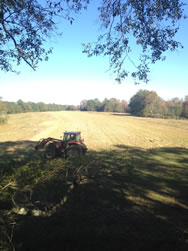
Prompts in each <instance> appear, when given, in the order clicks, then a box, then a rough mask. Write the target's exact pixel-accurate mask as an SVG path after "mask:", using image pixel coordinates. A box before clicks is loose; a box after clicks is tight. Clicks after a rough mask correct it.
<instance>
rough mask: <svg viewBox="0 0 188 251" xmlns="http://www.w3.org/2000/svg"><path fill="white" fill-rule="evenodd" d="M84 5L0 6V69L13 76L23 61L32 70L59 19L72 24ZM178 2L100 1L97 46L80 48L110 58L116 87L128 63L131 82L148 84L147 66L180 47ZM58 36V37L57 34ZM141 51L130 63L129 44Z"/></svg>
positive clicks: (73, 1)
mask: <svg viewBox="0 0 188 251" xmlns="http://www.w3.org/2000/svg"><path fill="white" fill-rule="evenodd" d="M89 2H90V1H89V0H63V1H55V0H47V1H37V0H16V1H10V0H5V1H0V47H1V50H0V68H1V70H4V71H15V63H17V64H20V63H21V61H25V63H27V64H28V65H29V66H30V67H31V68H32V69H33V70H35V69H36V67H37V65H38V63H39V62H40V61H42V60H48V55H49V54H50V53H51V52H52V49H51V48H48V49H45V42H46V41H47V39H49V37H50V36H52V35H53V34H54V32H56V20H57V18H59V17H61V18H63V19H66V20H68V21H69V22H70V23H71V24H72V22H73V21H74V18H73V14H75V13H80V12H81V10H83V9H86V8H87V5H88V4H89ZM183 6H184V3H183V2H182V1H181V0H165V1H161V0H155V1H153V0H137V1H135V0H102V2H101V3H100V4H99V6H98V11H99V17H98V20H99V23H100V25H101V27H102V28H103V30H104V33H102V34H100V35H99V37H98V41H97V42H96V43H95V44H94V45H93V44H90V43H89V44H86V45H84V50H83V52H84V53H87V54H88V56H93V55H95V56H98V55H105V56H109V57H110V68H112V69H113V70H114V72H115V73H116V74H117V81H118V82H120V81H121V80H122V79H124V78H125V77H126V76H127V75H128V74H129V69H128V64H127V66H126V67H125V65H124V63H127V59H129V60H130V62H131V63H133V65H134V67H135V70H133V71H132V70H131V76H132V77H133V78H135V81H137V80H138V81H144V82H148V73H149V63H155V62H156V61H157V60H161V59H164V53H165V52H166V51H167V50H171V51H174V50H175V49H177V48H178V47H181V44H180V43H179V42H177V41H176V40H174V37H175V35H176V33H177V31H178V29H179V27H178V25H179V20H180V19H182V18H183V17H184V15H183ZM56 33H57V32H56ZM132 37H133V38H134V39H135V41H136V43H137V45H138V46H139V47H140V48H141V51H142V52H141V55H140V58H139V62H140V63H137V62H135V63H134V62H133V60H132V59H131V58H130V52H131V45H130V43H132V41H131V40H132V39H131V38H132Z"/></svg>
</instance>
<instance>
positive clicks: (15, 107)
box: [2, 99, 67, 114]
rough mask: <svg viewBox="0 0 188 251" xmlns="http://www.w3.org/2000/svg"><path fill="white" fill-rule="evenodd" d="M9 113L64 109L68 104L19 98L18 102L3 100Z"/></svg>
mask: <svg viewBox="0 0 188 251" xmlns="http://www.w3.org/2000/svg"><path fill="white" fill-rule="evenodd" d="M2 103H3V106H4V108H5V109H6V111H7V113H8V114H14V113H22V112H46V111H64V110H66V109H67V106H66V105H58V104H45V103H43V102H38V103H34V102H24V101H23V100H21V99H19V100H18V101H17V102H8V101H4V102H2Z"/></svg>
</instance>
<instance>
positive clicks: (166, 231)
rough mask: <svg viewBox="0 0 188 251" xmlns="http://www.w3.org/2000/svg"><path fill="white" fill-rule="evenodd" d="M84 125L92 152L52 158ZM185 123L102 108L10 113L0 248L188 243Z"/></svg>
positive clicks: (0, 194)
mask: <svg viewBox="0 0 188 251" xmlns="http://www.w3.org/2000/svg"><path fill="white" fill-rule="evenodd" d="M64 131H81V132H82V137H83V138H84V140H85V143H86V145H87V147H88V153H87V154H86V156H84V157H82V158H81V159H79V160H77V161H71V160H65V159H63V158H56V159H53V160H46V159H44V157H43V152H42V151H39V152H36V151H35V150H34V146H35V145H36V143H37V142H38V140H39V139H41V138H46V137H54V138H60V136H62V135H63V132H64ZM187 194H188V120H173V119H153V118H138V117H132V116H128V115H125V114H112V113H96V112H77V111H75V112H72V111H70V112H69V111H64V112H46V113H25V114H15V115H10V116H9V120H8V123H7V124H4V125H1V126H0V250H1V249H2V250H4V251H8V250H21V251H25V250H40V251H41V250H42V251H48V250H53V251H54V250H67V251H72V250H75V251H78V250H88V251H90V250H92V251H94V250H103V251H104V250H113V251H116V250H122V251H124V250H130V251H141V250H144V251H145V250H156V251H159V250H160V251H161V250H163V251H167V250H170V251H187V250H188V195H187Z"/></svg>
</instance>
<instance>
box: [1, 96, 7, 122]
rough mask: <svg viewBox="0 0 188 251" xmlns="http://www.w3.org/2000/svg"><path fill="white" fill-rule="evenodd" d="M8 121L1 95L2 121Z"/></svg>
mask: <svg viewBox="0 0 188 251" xmlns="http://www.w3.org/2000/svg"><path fill="white" fill-rule="evenodd" d="M5 122H7V111H6V107H5V104H4V102H3V101H2V97H0V123H5Z"/></svg>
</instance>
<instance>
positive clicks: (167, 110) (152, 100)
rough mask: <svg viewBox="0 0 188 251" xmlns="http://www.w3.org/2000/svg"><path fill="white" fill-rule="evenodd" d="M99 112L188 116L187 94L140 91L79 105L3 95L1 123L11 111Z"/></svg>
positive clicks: (0, 108)
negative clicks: (167, 96) (171, 95)
mask: <svg viewBox="0 0 188 251" xmlns="http://www.w3.org/2000/svg"><path fill="white" fill-rule="evenodd" d="M66 110H67V111H73V110H80V111H97V112H118V113H127V112H128V113H130V114H132V115H134V116H141V117H153V118H188V96H185V98H184V99H179V98H173V99H171V100H168V101H165V100H163V99H162V98H160V97H159V96H158V94H157V93H156V92H154V91H148V90H139V91H138V92H137V93H136V94H135V95H134V96H133V97H132V98H131V99H130V101H129V103H128V102H127V101H125V100H119V99H116V98H111V99H107V98H106V99H104V100H103V101H102V102H101V101H99V100H98V99H97V98H96V99H90V100H82V101H81V103H80V105H77V106H75V105H58V104H45V103H43V102H39V103H34V102H24V101H22V100H18V101H17V102H8V101H3V100H2V98H0V122H6V121H7V115H8V114H15V113H23V112H47V111H66Z"/></svg>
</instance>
